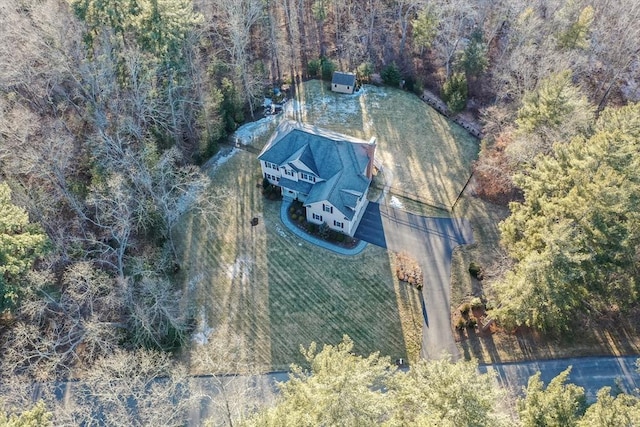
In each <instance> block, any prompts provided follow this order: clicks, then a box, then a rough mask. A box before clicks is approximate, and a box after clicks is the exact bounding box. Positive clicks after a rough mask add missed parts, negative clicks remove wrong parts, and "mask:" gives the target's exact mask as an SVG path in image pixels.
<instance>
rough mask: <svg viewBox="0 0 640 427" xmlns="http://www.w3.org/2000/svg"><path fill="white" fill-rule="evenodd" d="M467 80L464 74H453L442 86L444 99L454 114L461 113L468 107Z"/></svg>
mask: <svg viewBox="0 0 640 427" xmlns="http://www.w3.org/2000/svg"><path fill="white" fill-rule="evenodd" d="M467 96H468V87H467V78H466V76H465V75H464V74H463V73H455V74H453V75H452V76H451V77H450V78H449V80H447V81H446V82H445V83H444V85H443V86H442V99H443V100H444V102H446V103H447V107H448V108H449V110H451V112H452V113H459V112H460V111H462V110H464V108H465V107H466V106H467Z"/></svg>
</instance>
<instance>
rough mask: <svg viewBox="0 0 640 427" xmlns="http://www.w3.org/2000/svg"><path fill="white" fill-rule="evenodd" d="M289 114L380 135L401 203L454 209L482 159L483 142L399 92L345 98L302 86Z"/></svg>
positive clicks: (380, 90)
mask: <svg viewBox="0 0 640 427" xmlns="http://www.w3.org/2000/svg"><path fill="white" fill-rule="evenodd" d="M287 115H288V116H289V117H290V118H293V119H295V120H300V121H303V122H305V123H309V124H313V125H317V126H319V127H323V128H326V129H330V130H333V131H336V132H341V133H345V134H348V135H353V136H356V137H359V138H362V139H366V140H368V139H369V138H371V137H372V136H375V137H376V138H377V142H378V150H377V152H376V156H377V157H378V158H379V159H380V160H382V163H383V165H384V171H385V174H386V175H387V177H391V178H392V184H391V185H392V189H391V192H392V193H394V194H395V195H396V196H397V197H398V199H400V200H402V198H405V199H408V200H411V199H413V200H418V201H420V202H424V203H428V204H431V205H434V206H436V207H440V208H444V209H449V208H451V206H452V205H453V203H454V202H455V200H456V198H457V197H458V194H460V192H461V191H462V189H463V188H464V185H465V183H466V182H467V180H468V179H469V176H470V174H471V162H472V161H473V160H475V159H476V158H477V155H478V146H479V144H478V141H477V139H475V138H474V137H472V136H470V135H469V134H468V132H467V131H466V130H464V129H463V128H462V127H460V126H458V125H457V124H455V123H453V122H451V121H449V120H447V119H446V118H445V117H443V116H442V115H440V114H439V113H438V112H436V111H435V110H434V109H433V108H431V107H429V106H428V105H427V104H426V103H424V102H423V101H421V100H420V99H419V98H418V97H417V96H415V95H414V94H412V93H408V92H404V91H401V90H399V89H393V88H388V87H376V86H371V85H365V86H364V87H363V89H361V90H360V92H359V93H356V94H353V95H345V94H339V93H335V92H331V91H330V89H329V87H328V83H323V82H321V81H318V80H312V81H309V82H305V83H304V84H302V85H300V87H299V88H298V93H297V101H296V102H294V103H293V104H291V105H290V106H289V108H288V110H287Z"/></svg>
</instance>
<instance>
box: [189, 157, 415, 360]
mask: <svg viewBox="0 0 640 427" xmlns="http://www.w3.org/2000/svg"><path fill="white" fill-rule="evenodd" d="M212 178H213V181H214V188H212V191H216V189H219V190H218V191H223V190H222V189H224V191H229V190H230V191H231V192H233V193H235V195H234V196H229V197H227V198H226V199H225V201H224V206H221V208H222V215H221V217H219V218H218V219H217V220H216V221H215V222H211V225H210V226H209V227H208V226H206V225H205V224H204V222H203V218H201V217H199V216H195V215H194V216H190V217H188V218H186V220H185V221H184V222H183V223H182V224H181V227H180V229H179V230H178V233H179V235H180V237H181V238H180V239H179V240H180V242H181V244H180V248H179V250H180V252H181V253H182V255H183V259H182V265H183V271H185V276H186V278H185V288H186V289H187V290H188V291H189V292H191V295H192V297H193V299H194V301H195V302H196V305H197V307H198V310H197V311H198V313H200V314H204V318H203V319H204V323H206V324H207V325H208V326H209V327H211V328H212V329H213V332H212V333H211V341H212V342H211V343H210V344H209V345H210V346H216V345H219V344H220V343H225V345H226V343H228V342H233V343H234V350H233V352H236V353H237V354H233V357H237V358H243V359H246V361H247V362H250V363H251V364H252V365H255V366H257V367H258V368H259V369H262V370H274V369H286V368H287V367H288V366H289V364H290V363H292V362H298V363H301V362H302V356H301V354H300V351H299V348H300V345H301V344H302V345H304V346H308V345H309V343H311V342H312V341H316V342H318V343H338V342H339V341H340V340H341V338H342V335H343V334H347V335H349V336H350V337H351V338H352V339H353V340H354V341H355V344H356V346H355V350H356V351H357V352H358V353H361V354H369V353H371V352H374V351H380V353H381V354H383V355H388V356H390V357H391V358H393V359H396V358H399V357H403V358H405V359H415V358H416V357H417V355H418V353H419V350H420V340H421V328H422V317H421V308H420V301H419V293H418V291H416V290H415V289H412V288H410V287H408V286H405V285H403V284H400V283H398V281H397V280H396V279H395V277H394V276H393V274H392V271H394V270H395V269H394V267H393V266H392V264H391V261H390V257H389V255H388V254H387V252H386V251H385V250H383V249H380V248H377V247H375V246H372V245H369V246H368V247H367V248H366V249H365V251H364V252H362V253H361V254H359V255H356V256H354V257H344V256H339V255H336V254H334V253H331V252H329V251H326V250H324V249H320V248H318V247H315V246H313V245H310V244H308V243H306V242H304V241H302V240H301V239H299V238H297V237H295V236H294V235H293V234H292V233H290V232H289V231H288V230H287V229H286V228H285V227H284V226H283V225H282V223H281V222H280V219H279V208H280V202H274V201H269V200H265V199H264V198H263V196H262V194H261V193H260V188H258V187H257V186H256V183H258V182H259V181H261V179H260V170H259V165H258V162H257V161H256V159H255V155H252V154H249V153H247V152H240V153H238V154H236V155H235V156H233V157H232V158H231V159H230V160H228V161H227V162H226V163H224V164H223V165H221V166H220V167H219V168H218V169H217V171H216V172H215V173H214V174H213V175H212ZM253 217H258V218H259V224H258V225H257V226H255V227H252V226H251V225H250V220H251V218H253ZM207 228H209V229H208V231H207ZM201 308H204V309H201ZM199 320H200V321H201V322H202V318H201V319H199ZM200 326H202V325H200ZM214 338H215V339H214ZM192 347H193V351H194V352H195V353H198V352H207V351H209V352H214V350H213V349H207V346H200V345H198V344H194V345H193V346H192ZM215 351H217V350H215ZM228 356H229V354H226V355H225V357H228ZM192 369H193V370H194V371H197V372H207V371H209V370H211V369H213V368H211V367H210V366H207V364H206V363H204V364H203V363H199V364H194V366H193V368H192Z"/></svg>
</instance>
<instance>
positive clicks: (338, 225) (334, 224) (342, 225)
mask: <svg viewBox="0 0 640 427" xmlns="http://www.w3.org/2000/svg"><path fill="white" fill-rule="evenodd" d="M333 226H334V227H340V228H344V222H339V221H336V220H335V219H334V220H333Z"/></svg>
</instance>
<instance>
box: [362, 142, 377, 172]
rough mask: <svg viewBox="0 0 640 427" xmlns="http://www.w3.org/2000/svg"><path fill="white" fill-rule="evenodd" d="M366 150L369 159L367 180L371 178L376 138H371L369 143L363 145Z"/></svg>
mask: <svg viewBox="0 0 640 427" xmlns="http://www.w3.org/2000/svg"><path fill="white" fill-rule="evenodd" d="M365 147H366V149H367V157H369V163H368V164H367V169H366V172H365V173H366V175H367V178H369V179H372V178H373V162H374V160H375V157H376V137H375V136H372V137H371V139H370V140H369V142H368V143H367V144H366V145H365Z"/></svg>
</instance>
